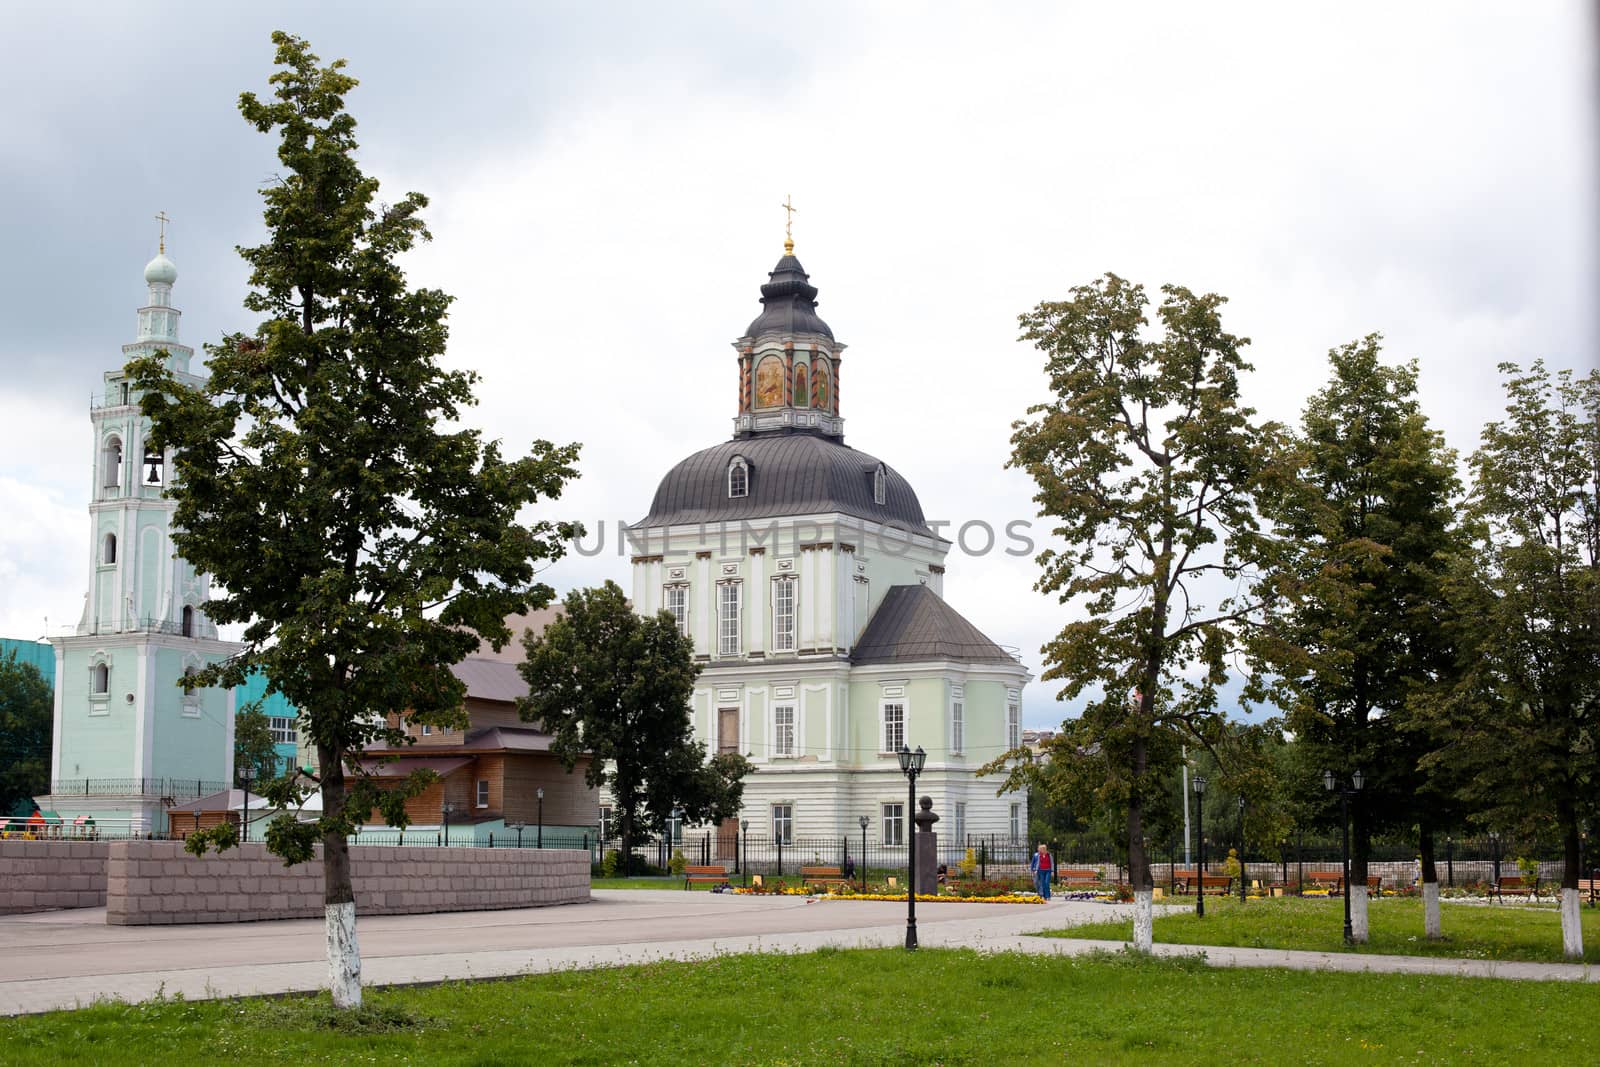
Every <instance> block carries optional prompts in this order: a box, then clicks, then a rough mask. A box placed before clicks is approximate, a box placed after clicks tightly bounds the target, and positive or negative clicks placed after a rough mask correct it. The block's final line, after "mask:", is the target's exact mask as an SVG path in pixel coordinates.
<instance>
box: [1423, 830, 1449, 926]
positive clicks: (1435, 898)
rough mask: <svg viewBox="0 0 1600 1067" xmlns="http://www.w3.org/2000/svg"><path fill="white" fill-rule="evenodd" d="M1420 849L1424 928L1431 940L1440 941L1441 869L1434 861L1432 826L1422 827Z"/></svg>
mask: <svg viewBox="0 0 1600 1067" xmlns="http://www.w3.org/2000/svg"><path fill="white" fill-rule="evenodd" d="M1418 851H1420V852H1421V854H1422V870H1421V871H1420V872H1418V874H1419V880H1420V881H1421V882H1422V930H1423V934H1424V936H1426V937H1427V939H1428V940H1429V941H1438V940H1439V939H1440V938H1442V937H1444V928H1443V925H1442V924H1441V923H1440V921H1439V870H1438V868H1437V867H1436V866H1435V865H1434V862H1433V828H1432V827H1431V826H1428V825H1426V824H1424V825H1423V826H1422V827H1421V833H1420V834H1419V840H1418Z"/></svg>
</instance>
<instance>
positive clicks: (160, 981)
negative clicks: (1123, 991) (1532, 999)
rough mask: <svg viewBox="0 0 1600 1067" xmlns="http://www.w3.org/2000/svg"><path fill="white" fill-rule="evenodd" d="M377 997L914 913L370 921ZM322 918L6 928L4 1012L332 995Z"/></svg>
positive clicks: (622, 910) (1251, 957)
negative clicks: (102, 1002)
mask: <svg viewBox="0 0 1600 1067" xmlns="http://www.w3.org/2000/svg"><path fill="white" fill-rule="evenodd" d="M1126 910H1127V909H1125V908H1120V907H1111V906H1107V905H1104V904H1091V903H1080V902H1055V903H1051V904H1049V905H1044V906H1039V905H1003V904H928V905H924V906H922V907H919V908H918V909H917V919H918V932H919V940H920V942H921V944H922V945H923V946H925V947H929V948H933V947H941V948H942V947H965V948H974V949H977V950H979V951H988V952H1031V953H1053V954H1060V955H1074V954H1079V953H1086V952H1093V951H1097V950H1113V951H1115V950H1117V949H1120V948H1121V947H1122V945H1121V943H1119V942H1109V941H1077V940H1067V939H1059V938H1038V937H1030V936H1027V935H1028V934H1029V933H1031V932H1033V931H1037V930H1043V929H1051V928H1059V927H1062V926H1067V925H1070V924H1072V923H1074V922H1083V921H1089V920H1106V919H1115V918H1121V917H1123V914H1122V913H1123V912H1125V911H1126ZM358 933H359V936H360V940H361V951H362V957H363V965H364V968H365V972H364V975H363V978H364V980H365V981H366V982H367V983H368V984H371V985H388V984H409V983H418V982H438V981H445V980H449V979H460V978H489V977H500V976H505V975H515V974H532V973H540V972H546V971H555V970H565V969H570V968H585V967H602V966H617V965H622V964H629V963H643V962H648V961H651V960H661V959H696V958H704V957H708V956H715V955H721V954H727V953H740V952H806V951H810V950H813V949H816V948H820V947H822V946H825V945H831V946H838V947H844V948H850V947H888V946H898V945H902V944H904V943H905V907H904V905H902V904H895V903H891V902H877V901H857V902H845V901H817V902H808V901H807V900H806V899H805V898H803V897H743V896H733V895H728V894H712V893H684V892H681V891H656V890H598V891H596V892H595V893H594V899H593V900H592V901H591V902H590V903H587V904H570V905H566V906H562V907H553V908H529V909H522V910H515V911H486V912H456V913H450V914H439V915H396V916H373V917H368V918H363V919H361V920H360V923H359V930H358ZM1157 952H1158V953H1160V954H1161V955H1203V956H1204V957H1205V958H1206V960H1207V961H1208V962H1210V963H1212V964H1216V965H1220V966H1235V967H1290V968H1296V969H1301V970H1345V971H1395V972H1406V973H1416V974H1449V975H1466V976H1483V977H1500V978H1527V979H1543V980H1567V981H1597V980H1600V968H1593V969H1591V968H1589V967H1585V966H1581V965H1567V964H1538V963H1495V962H1489V961H1481V960H1449V959H1432V958H1425V957H1411V956H1372V955H1356V954H1353V953H1321V952H1282V951H1271V950H1263V949H1236V948H1206V949H1201V948H1197V947H1194V946H1179V945H1158V946H1157ZM323 953H324V943H323V929H322V923H321V921H320V920H313V919H288V920H281V921H277V922H264V923H241V924H238V925H229V926H219V925H207V926H145V927H126V926H107V925H105V912H104V910H103V909H87V910H82V911H67V912H50V913H45V914H39V915H19V916H9V917H5V918H0V1014H5V1015H16V1014H23V1013H29V1012H39V1011H49V1010H53V1009H58V1008H71V1007H76V1006H79V1005H84V1004H89V1003H92V1002H94V1001H95V1000H99V999H104V998H120V999H123V1000H130V1001H138V1000H145V999H148V998H150V997H154V996H157V995H160V994H165V995H167V996H174V995H177V994H182V995H183V996H184V997H186V998H189V999H203V998H209V997H222V996H241V995H249V994H266V993H287V992H297V991H304V990H314V989H320V988H323V987H324V986H325V985H326V981H327V970H326V964H325V963H324V962H323V959H324V957H323Z"/></svg>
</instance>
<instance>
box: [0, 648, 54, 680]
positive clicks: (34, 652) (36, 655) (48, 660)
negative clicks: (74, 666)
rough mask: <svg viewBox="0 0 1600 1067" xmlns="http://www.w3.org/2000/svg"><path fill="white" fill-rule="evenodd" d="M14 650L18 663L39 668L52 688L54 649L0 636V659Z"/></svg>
mask: <svg viewBox="0 0 1600 1067" xmlns="http://www.w3.org/2000/svg"><path fill="white" fill-rule="evenodd" d="M13 652H15V653H16V654H17V662H18V663H31V664H33V665H34V666H35V667H37V668H39V673H40V674H42V675H44V680H45V681H47V682H49V683H50V688H51V689H52V690H53V689H54V688H55V684H56V650H55V648H54V647H53V646H51V645H46V644H41V643H40V642H38V641H27V640H24V639H22V638H16V637H0V659H4V658H5V657H6V656H8V655H10V654H11V653H13Z"/></svg>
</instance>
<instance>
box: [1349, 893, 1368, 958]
mask: <svg viewBox="0 0 1600 1067" xmlns="http://www.w3.org/2000/svg"><path fill="white" fill-rule="evenodd" d="M1350 936H1351V937H1352V938H1354V939H1355V943H1356V944H1358V945H1365V944H1366V943H1367V887H1366V886H1364V885H1353V886H1351V887H1350Z"/></svg>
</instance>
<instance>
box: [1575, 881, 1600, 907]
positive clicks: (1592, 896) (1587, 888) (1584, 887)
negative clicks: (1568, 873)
mask: <svg viewBox="0 0 1600 1067" xmlns="http://www.w3.org/2000/svg"><path fill="white" fill-rule="evenodd" d="M1578 895H1579V896H1587V897H1588V898H1589V906H1590V907H1591V908H1592V907H1594V904H1595V901H1596V900H1600V878H1579V879H1578Z"/></svg>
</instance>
